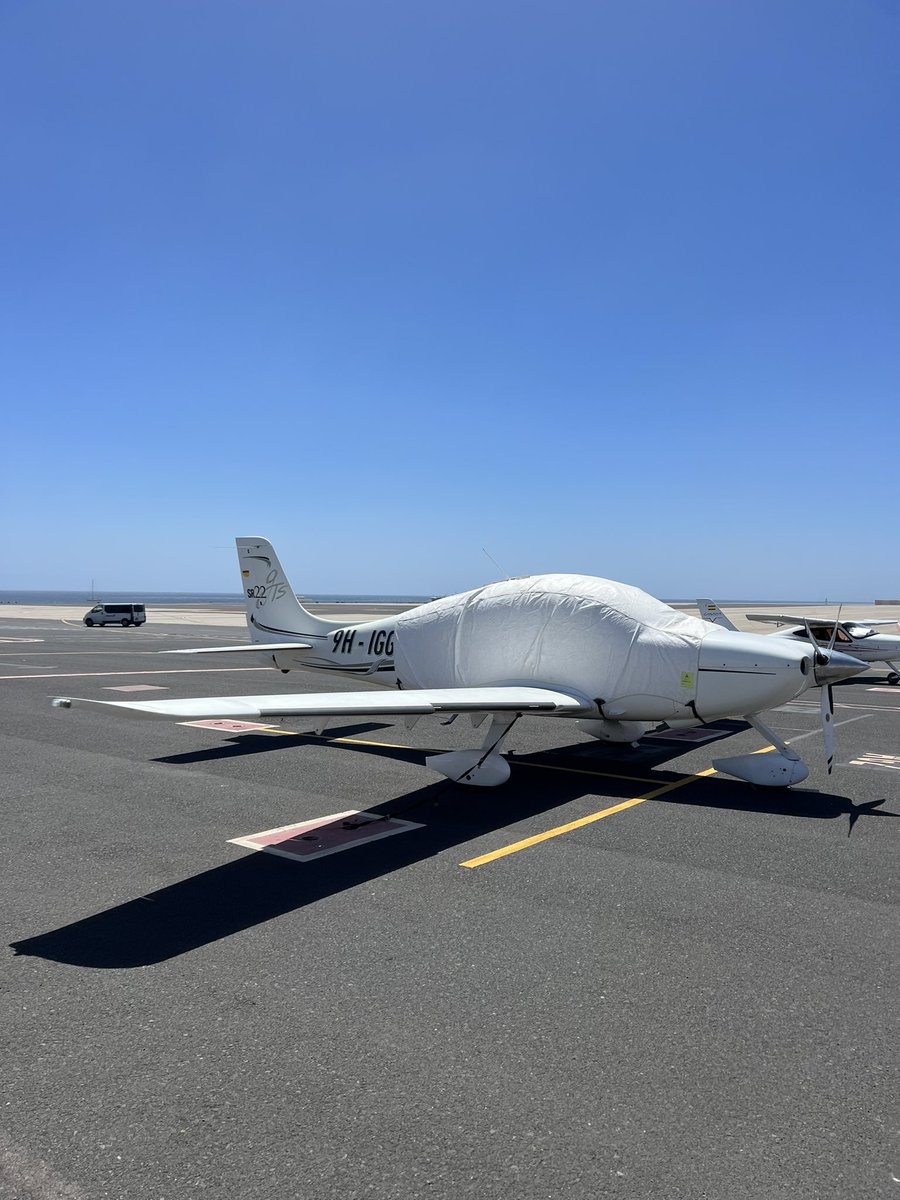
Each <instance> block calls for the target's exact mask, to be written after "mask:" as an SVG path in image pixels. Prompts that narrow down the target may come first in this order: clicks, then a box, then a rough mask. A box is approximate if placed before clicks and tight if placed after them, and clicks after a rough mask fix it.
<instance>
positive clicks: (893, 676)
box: [887, 671, 900, 687]
mask: <svg viewBox="0 0 900 1200" xmlns="http://www.w3.org/2000/svg"><path fill="white" fill-rule="evenodd" d="M887 681H888V683H889V684H890V685H891V687H896V686H897V684H898V683H900V675H898V674H897V672H896V671H891V673H890V675H888V677H887Z"/></svg>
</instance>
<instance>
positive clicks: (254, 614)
mask: <svg viewBox="0 0 900 1200" xmlns="http://www.w3.org/2000/svg"><path fill="white" fill-rule="evenodd" d="M235 545H236V546H237V554H238V564H239V566H240V569H241V587H242V590H243V593H244V596H245V598H246V604H247V625H248V627H249V629H250V638H251V640H252V641H254V642H271V641H272V640H273V635H274V636H275V637H278V636H279V635H282V636H286V637H290V638H297V637H310V636H314V635H315V634H319V635H320V636H324V635H325V634H328V633H331V632H332V631H333V630H335V629H341V628H342V626H341V624H340V622H337V621H323V620H322V618H321V617H314V616H313V614H312V613H310V612H307V611H306V609H305V608H304V607H303V605H302V604H301V603H300V601H299V600H298V599H297V597H296V595H295V594H294V589H293V588H292V587H291V585H290V583H288V579H287V576H286V575H285V573H284V570H283V568H282V566H281V563H280V562H279V561H278V555H277V554H276V553H275V551H274V549H273V548H272V544H271V542H267V541H266V539H265V538H260V537H239V538H235Z"/></svg>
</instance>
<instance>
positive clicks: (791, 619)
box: [747, 613, 834, 625]
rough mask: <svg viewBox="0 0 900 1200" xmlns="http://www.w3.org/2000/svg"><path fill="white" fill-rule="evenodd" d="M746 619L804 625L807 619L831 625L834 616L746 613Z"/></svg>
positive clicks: (766, 622)
mask: <svg viewBox="0 0 900 1200" xmlns="http://www.w3.org/2000/svg"><path fill="white" fill-rule="evenodd" d="M747 620H748V621H762V622H763V623H764V624H766V625H805V624H806V623H807V621H809V622H811V623H812V624H814V625H833V624H834V617H810V616H806V617H798V616H797V615H796V614H795V615H794V616H791V615H790V614H789V613H747Z"/></svg>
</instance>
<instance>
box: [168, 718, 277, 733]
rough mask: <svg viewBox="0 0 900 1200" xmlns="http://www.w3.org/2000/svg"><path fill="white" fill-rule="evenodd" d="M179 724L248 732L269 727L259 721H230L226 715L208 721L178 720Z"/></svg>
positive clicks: (269, 727) (230, 731)
mask: <svg viewBox="0 0 900 1200" xmlns="http://www.w3.org/2000/svg"><path fill="white" fill-rule="evenodd" d="M178 724H179V725H193V726H194V728H195V729H223V730H224V731H225V732H226V733H249V732H250V730H251V729H271V726H270V725H262V724H260V722H259V721H232V720H230V719H229V718H228V717H217V718H215V719H211V720H209V721H179V722H178Z"/></svg>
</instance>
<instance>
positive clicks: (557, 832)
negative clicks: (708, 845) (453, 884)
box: [459, 767, 716, 867]
mask: <svg viewBox="0 0 900 1200" xmlns="http://www.w3.org/2000/svg"><path fill="white" fill-rule="evenodd" d="M594 773H595V772H587V771H586V772H584V774H594ZM715 773H716V770H715V767H709V768H708V769H707V770H705V771H700V772H698V774H696V775H688V776H687V777H686V778H684V779H676V780H675V781H674V783H665V784H663V786H662V787H658V788H656V789H655V790H654V791H652V792H647V794H646V795H645V796H635V798H634V799H633V800H623V801H622V802H621V803H620V804H613V805H612V807H611V808H604V809H601V810H600V812H595V813H590V814H589V815H588V816H586V817H579V818H578V820H577V821H568V822H567V823H566V824H565V825H557V826H556V828H555V829H548V830H546V831H545V832H544V833H536V834H534V835H533V836H532V837H528V838H523V839H522V841H520V842H513V843H512V844H511V845H509V846H501V847H500V849H499V850H491V851H490V852H489V853H488V854H480V855H479V856H478V857H477V858H469V859H466V861H465V862H461V863H460V864H459V865H460V866H461V867H483V866H484V865H485V863H489V862H494V861H495V860H496V859H498V858H505V857H506V855H507V854H517V853H518V852H519V851H520V850H527V849H528V848H529V847H530V846H537V845H538V844H539V843H540V842H546V841H549V840H550V838H555V837H561V836H562V834H564V833H571V832H572V830H573V829H582V828H583V827H584V826H585V825H592V824H593V823H594V822H595V821H602V820H603V818H604V817H611V816H612V815H613V814H614V813H618V812H624V811H625V809H626V808H634V807H635V806H636V805H638V804H644V803H645V802H646V801H647V800H655V799H656V797H657V796H663V795H665V794H666V792H674V791H675V789H676V788H680V787H685V786H686V785H687V784H689V783H693V782H694V780H696V779H703V778H704V776H707V775H715Z"/></svg>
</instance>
